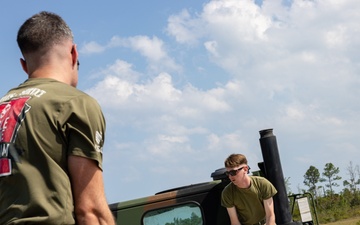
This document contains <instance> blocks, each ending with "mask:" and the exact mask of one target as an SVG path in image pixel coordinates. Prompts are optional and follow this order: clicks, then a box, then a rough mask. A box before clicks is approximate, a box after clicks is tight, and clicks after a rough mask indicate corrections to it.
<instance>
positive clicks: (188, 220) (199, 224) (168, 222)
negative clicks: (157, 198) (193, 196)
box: [143, 202, 204, 225]
mask: <svg viewBox="0 0 360 225" xmlns="http://www.w3.org/2000/svg"><path fill="white" fill-rule="evenodd" d="M143 224H144V225H203V224H204V222H203V218H202V214H201V209H200V207H199V205H198V204H196V203H193V202H191V203H187V204H182V205H174V206H171V207H166V208H161V209H156V210H152V211H149V212H146V213H145V215H144V217H143Z"/></svg>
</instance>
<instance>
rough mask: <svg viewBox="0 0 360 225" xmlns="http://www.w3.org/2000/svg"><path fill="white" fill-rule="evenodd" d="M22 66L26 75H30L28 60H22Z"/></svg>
mask: <svg viewBox="0 0 360 225" xmlns="http://www.w3.org/2000/svg"><path fill="white" fill-rule="evenodd" d="M20 64H21V67H22V69H23V70H24V71H25V73H27V74H28V68H27V64H26V60H25V59H23V58H20Z"/></svg>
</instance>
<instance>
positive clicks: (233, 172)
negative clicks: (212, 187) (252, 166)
mask: <svg viewBox="0 0 360 225" xmlns="http://www.w3.org/2000/svg"><path fill="white" fill-rule="evenodd" d="M244 167H245V166H243V167H240V168H239V169H237V170H230V171H226V172H225V174H226V176H229V175H230V176H236V174H237V173H238V172H239V171H240V170H242V169H244Z"/></svg>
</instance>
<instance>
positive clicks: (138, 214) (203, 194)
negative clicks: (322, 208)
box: [109, 129, 319, 225]
mask: <svg viewBox="0 0 360 225" xmlns="http://www.w3.org/2000/svg"><path fill="white" fill-rule="evenodd" d="M260 135H261V138H260V145H261V151H262V155H263V159H264V162H260V163H258V166H259V168H260V170H259V171H255V172H253V175H257V176H259V175H260V176H264V177H266V178H267V179H268V180H269V181H270V182H272V183H273V185H274V186H275V188H276V189H277V190H278V193H277V194H276V195H275V196H274V211H275V216H276V223H277V224H278V225H318V224H319V221H318V219H317V215H316V209H315V204H314V201H313V198H312V196H311V195H310V194H308V195H306V194H297V195H292V196H287V193H286V188H285V182H284V177H283V173H282V169H281V162H280V157H279V152H278V148H277V142H276V137H275V136H274V135H273V132H272V129H266V130H262V131H260ZM225 171H226V169H225V168H222V169H218V170H216V171H215V172H213V173H212V174H211V177H212V178H213V181H209V182H204V183H199V184H192V185H188V186H184V187H179V188H174V189H170V190H166V191H162V192H159V193H157V194H155V195H153V196H149V197H145V198H139V199H135V200H131V201H126V202H120V203H115V204H110V205H109V206H110V209H111V211H112V213H113V215H114V216H115V218H116V223H117V225H230V219H229V216H228V213H227V210H226V209H225V208H224V207H222V206H221V193H222V190H223V189H224V188H225V186H226V185H227V184H229V182H230V180H229V178H228V177H227V176H226V175H225ZM309 200H310V203H312V204H309ZM290 203H291V205H292V206H291V207H290ZM295 206H296V207H295ZM295 208H297V210H295ZM290 211H291V212H290ZM294 216H295V217H294ZM294 218H296V220H297V221H294V220H293V219H294ZM313 218H314V219H313ZM299 220H301V221H299Z"/></svg>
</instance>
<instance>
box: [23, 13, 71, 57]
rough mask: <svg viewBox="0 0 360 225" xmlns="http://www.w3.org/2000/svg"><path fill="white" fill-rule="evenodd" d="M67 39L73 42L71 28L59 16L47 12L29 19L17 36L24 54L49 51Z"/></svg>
mask: <svg viewBox="0 0 360 225" xmlns="http://www.w3.org/2000/svg"><path fill="white" fill-rule="evenodd" d="M67 39H68V40H73V34H72V31H71V29H70V27H69V26H68V25H67V24H66V22H65V21H64V20H63V19H62V18H61V17H60V16H59V15H57V14H55V13H51V12H46V11H42V12H40V13H37V14H35V15H33V16H32V17H30V18H29V19H27V20H26V21H25V22H24V23H23V24H22V26H21V27H20V28H19V31H18V34H17V43H18V45H19V48H20V51H21V52H22V53H23V54H24V53H31V52H36V51H38V50H47V49H49V48H51V47H52V46H53V45H55V44H59V43H61V42H63V41H64V40H67Z"/></svg>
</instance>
